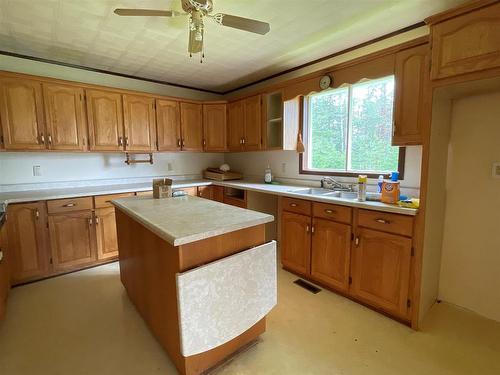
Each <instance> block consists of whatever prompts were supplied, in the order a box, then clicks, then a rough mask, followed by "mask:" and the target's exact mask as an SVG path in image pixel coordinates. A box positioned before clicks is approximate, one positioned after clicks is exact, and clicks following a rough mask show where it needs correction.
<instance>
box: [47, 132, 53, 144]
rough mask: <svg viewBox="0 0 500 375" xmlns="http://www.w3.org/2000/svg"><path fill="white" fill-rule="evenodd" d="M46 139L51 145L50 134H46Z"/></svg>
mask: <svg viewBox="0 0 500 375" xmlns="http://www.w3.org/2000/svg"><path fill="white" fill-rule="evenodd" d="M47 140H48V142H49V145H51V144H52V136H51V135H50V134H49V135H47Z"/></svg>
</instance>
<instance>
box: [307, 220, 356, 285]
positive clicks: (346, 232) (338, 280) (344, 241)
mask: <svg viewBox="0 0 500 375" xmlns="http://www.w3.org/2000/svg"><path fill="white" fill-rule="evenodd" d="M350 251H351V226H350V225H347V224H340V223H336V222H334V221H330V220H324V219H318V218H314V219H313V232H312V251H311V276H313V277H314V278H316V279H318V280H319V281H321V282H323V283H324V284H325V285H327V286H330V287H331V288H334V289H336V290H339V291H341V292H347V291H348V289H349V265H350V255H349V254H350Z"/></svg>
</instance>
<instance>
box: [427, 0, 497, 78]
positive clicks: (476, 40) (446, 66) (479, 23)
mask: <svg viewBox="0 0 500 375" xmlns="http://www.w3.org/2000/svg"><path fill="white" fill-rule="evenodd" d="M491 3H492V4H491V5H489V6H486V7H483V8H479V9H476V10H472V11H470V7H471V6H470V5H467V4H465V5H464V6H463V8H462V9H463V10H464V12H466V13H464V14H461V15H458V16H457V12H456V10H455V11H452V12H450V13H443V14H441V15H437V16H434V17H430V18H429V19H428V20H426V21H427V22H428V23H430V25H431V38H432V69H431V78H432V79H440V78H446V77H452V76H456V75H460V74H464V73H471V72H478V71H482V70H486V69H490V68H498V67H500V2H498V1H496V2H491ZM478 5H481V3H480V2H478ZM447 14H448V16H447Z"/></svg>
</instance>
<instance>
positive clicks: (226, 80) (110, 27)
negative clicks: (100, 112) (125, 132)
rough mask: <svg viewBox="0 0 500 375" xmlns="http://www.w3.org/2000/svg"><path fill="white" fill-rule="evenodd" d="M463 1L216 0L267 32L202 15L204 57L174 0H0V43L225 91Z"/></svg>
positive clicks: (218, 8) (223, 8)
mask: <svg viewBox="0 0 500 375" xmlns="http://www.w3.org/2000/svg"><path fill="white" fill-rule="evenodd" d="M460 3H463V1H462V0H286V1H285V0H253V1H252V0H214V8H215V12H224V13H229V14H234V15H239V16H243V17H248V18H255V19H258V20H261V21H266V22H269V23H270V24H271V31H270V32H269V33H268V34H267V35H264V36H261V35H257V34H252V33H247V32H244V31H240V30H236V29H231V28H227V27H221V26H219V25H216V24H214V23H212V22H211V21H210V20H206V21H205V24H206V29H205V60H204V61H203V63H202V64H200V62H199V58H198V57H193V58H189V55H188V54H187V52H186V51H187V33H188V31H187V18H186V17H177V18H174V19H169V18H160V17H119V16H117V15H115V14H114V13H113V10H114V9H115V8H117V7H122V8H148V9H174V10H181V7H180V0H133V1H132V0H122V1H117V0H0V50H3V51H8V52H12V53H18V54H23V55H29V56H33V57H38V58H44V59H50V60H55V61H60V62H64V63H69V64H76V65H81V66H85V67H89V68H94V69H103V70H108V71H112V72H117V73H122V74H129V75H133V76H137V77H143V78H149V79H156V80H161V81H168V82H172V83H176V84H182V85H188V86H194V87H198V88H203V89H209V90H215V91H227V90H230V89H233V88H236V87H239V86H241V85H244V84H247V83H249V82H252V81H255V80H258V79H261V78H263V77H266V76H269V75H271V74H275V73H278V72H280V71H283V70H286V69H289V68H292V67H294V66H297V65H300V64H303V63H306V62H309V61H311V60H314V59H317V58H320V57H323V56H326V55H329V54H331V53H334V52H337V51H340V50H342V49H345V48H348V47H351V46H353V45H356V44H358V43H361V42H364V41H367V40H370V39H373V38H376V37H378V36H381V35H384V34H387V33H389V32H392V31H395V30H398V29H401V28H403V27H406V26H408V25H412V24H415V23H417V22H420V21H422V20H423V19H424V18H425V17H427V16H429V15H431V14H434V13H437V12H439V11H442V10H444V9H448V8H450V7H452V6H454V5H457V4H460Z"/></svg>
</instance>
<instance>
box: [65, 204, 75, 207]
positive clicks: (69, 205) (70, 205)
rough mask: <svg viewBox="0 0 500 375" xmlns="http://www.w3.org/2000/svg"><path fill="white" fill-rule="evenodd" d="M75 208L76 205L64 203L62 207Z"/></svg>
mask: <svg viewBox="0 0 500 375" xmlns="http://www.w3.org/2000/svg"><path fill="white" fill-rule="evenodd" d="M75 206H76V203H66V204H63V207H75Z"/></svg>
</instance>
